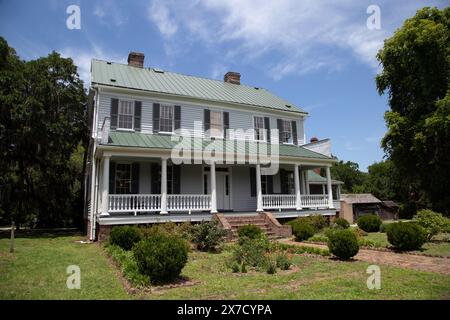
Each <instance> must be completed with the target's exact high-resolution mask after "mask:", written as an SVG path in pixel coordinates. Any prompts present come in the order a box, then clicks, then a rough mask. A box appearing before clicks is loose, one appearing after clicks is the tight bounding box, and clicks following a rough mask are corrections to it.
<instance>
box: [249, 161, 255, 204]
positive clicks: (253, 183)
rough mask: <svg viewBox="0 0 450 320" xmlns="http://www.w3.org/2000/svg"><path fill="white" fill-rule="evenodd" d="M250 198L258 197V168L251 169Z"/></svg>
mask: <svg viewBox="0 0 450 320" xmlns="http://www.w3.org/2000/svg"><path fill="white" fill-rule="evenodd" d="M250 196H251V197H256V168H255V167H250Z"/></svg>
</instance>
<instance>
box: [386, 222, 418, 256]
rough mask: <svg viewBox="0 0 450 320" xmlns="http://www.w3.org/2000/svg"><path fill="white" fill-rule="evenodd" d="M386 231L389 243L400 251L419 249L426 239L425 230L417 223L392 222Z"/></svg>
mask: <svg viewBox="0 0 450 320" xmlns="http://www.w3.org/2000/svg"><path fill="white" fill-rule="evenodd" d="M386 233H387V238H388V241H389V243H390V244H391V245H392V246H394V248H396V249H398V250H402V251H409V250H417V249H420V248H421V247H422V245H423V244H424V243H425V241H426V231H425V229H424V228H423V227H421V226H419V225H418V224H417V223H412V222H406V223H403V222H397V223H393V224H392V225H391V226H389V228H388V229H387V232H386Z"/></svg>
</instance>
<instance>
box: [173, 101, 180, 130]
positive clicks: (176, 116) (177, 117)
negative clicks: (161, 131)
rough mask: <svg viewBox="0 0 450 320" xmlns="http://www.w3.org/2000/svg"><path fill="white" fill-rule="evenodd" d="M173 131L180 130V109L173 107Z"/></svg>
mask: <svg viewBox="0 0 450 320" xmlns="http://www.w3.org/2000/svg"><path fill="white" fill-rule="evenodd" d="M173 114H174V128H173V129H174V130H177V129H180V128H181V107H180V106H174V112H173Z"/></svg>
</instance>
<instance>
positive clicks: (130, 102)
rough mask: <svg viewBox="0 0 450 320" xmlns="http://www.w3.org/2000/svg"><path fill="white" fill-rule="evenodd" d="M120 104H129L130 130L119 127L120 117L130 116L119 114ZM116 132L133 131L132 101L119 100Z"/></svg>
mask: <svg viewBox="0 0 450 320" xmlns="http://www.w3.org/2000/svg"><path fill="white" fill-rule="evenodd" d="M122 103H129V104H130V106H131V128H124V127H121V126H120V116H130V114H124V113H121V112H120V111H121V108H122ZM116 130H121V131H134V101H133V100H127V99H119V105H118V108H117V128H116Z"/></svg>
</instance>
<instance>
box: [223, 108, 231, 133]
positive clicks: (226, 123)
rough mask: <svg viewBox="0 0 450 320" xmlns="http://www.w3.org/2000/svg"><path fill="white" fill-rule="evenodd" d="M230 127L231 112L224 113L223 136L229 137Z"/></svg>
mask: <svg viewBox="0 0 450 320" xmlns="http://www.w3.org/2000/svg"><path fill="white" fill-rule="evenodd" d="M228 129H230V113H229V112H224V113H223V136H224V138H226V139H227V138H228Z"/></svg>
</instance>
